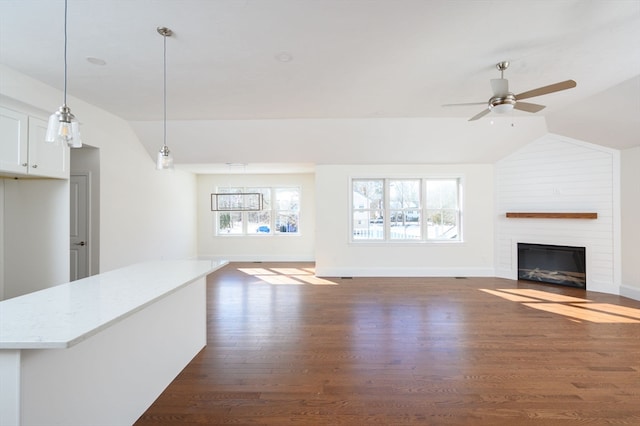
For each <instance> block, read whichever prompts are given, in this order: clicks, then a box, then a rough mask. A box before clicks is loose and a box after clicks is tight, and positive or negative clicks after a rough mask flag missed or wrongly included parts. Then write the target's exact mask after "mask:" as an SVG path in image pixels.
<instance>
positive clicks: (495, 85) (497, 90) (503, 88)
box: [491, 78, 509, 96]
mask: <svg viewBox="0 0 640 426" xmlns="http://www.w3.org/2000/svg"><path fill="white" fill-rule="evenodd" d="M491 90H493V96H506V95H507V94H508V93H509V80H507V79H506V78H492V79H491Z"/></svg>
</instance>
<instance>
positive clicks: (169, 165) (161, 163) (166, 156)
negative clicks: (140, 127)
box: [156, 27, 173, 170]
mask: <svg viewBox="0 0 640 426" xmlns="http://www.w3.org/2000/svg"><path fill="white" fill-rule="evenodd" d="M157 30H158V34H160V35H161V36H162V38H163V40H164V86H163V92H164V96H163V101H162V103H163V105H164V119H163V122H164V128H163V131H164V143H163V145H162V148H160V151H159V152H158V160H157V161H156V169H158V170H164V169H173V157H172V156H171V152H170V151H169V147H167V37H171V36H172V35H173V31H171V30H170V29H169V28H167V27H158V28H157Z"/></svg>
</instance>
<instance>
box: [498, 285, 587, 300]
mask: <svg viewBox="0 0 640 426" xmlns="http://www.w3.org/2000/svg"><path fill="white" fill-rule="evenodd" d="M500 291H506V292H507V293H513V294H519V295H521V296H527V297H534V298H536V299H542V300H546V301H548V302H589V300H587V299H581V298H579V297H571V296H565V295H563V294H555V293H547V292H546V291H541V290H533V289H528V288H501V289H500Z"/></svg>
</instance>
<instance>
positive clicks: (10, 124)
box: [0, 107, 28, 174]
mask: <svg viewBox="0 0 640 426" xmlns="http://www.w3.org/2000/svg"><path fill="white" fill-rule="evenodd" d="M27 131H28V127H27V115H26V114H22V113H19V112H16V111H12V110H10V109H6V108H1V107H0V171H3V172H10V173H20V174H24V173H27V143H28V142H27V137H28V136H27Z"/></svg>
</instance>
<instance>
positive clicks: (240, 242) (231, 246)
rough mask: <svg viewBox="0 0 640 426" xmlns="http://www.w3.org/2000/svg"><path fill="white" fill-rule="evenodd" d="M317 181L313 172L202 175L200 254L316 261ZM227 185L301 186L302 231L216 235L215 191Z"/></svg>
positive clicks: (199, 210) (231, 258) (256, 258)
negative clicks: (213, 202) (212, 206)
mask: <svg viewBox="0 0 640 426" xmlns="http://www.w3.org/2000/svg"><path fill="white" fill-rule="evenodd" d="M314 182H315V181H314V175H313V174H265V175H257V174H256V175H250V174H249V175H245V174H227V175H198V201H197V204H198V254H199V255H200V256H206V257H215V258H221V259H225V260H230V261H240V260H242V261H312V260H313V259H314V257H315V255H314V250H315V238H316V235H315V231H316V229H315V223H316V217H315V215H316V194H315V186H314ZM225 186H240V187H251V186H252V187H278V186H282V187H286V186H298V187H300V188H301V191H302V192H301V195H300V228H299V229H300V235H291V234H278V235H254V236H238V235H233V236H216V235H215V216H216V215H215V212H212V211H211V193H213V192H216V188H217V187H225Z"/></svg>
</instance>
